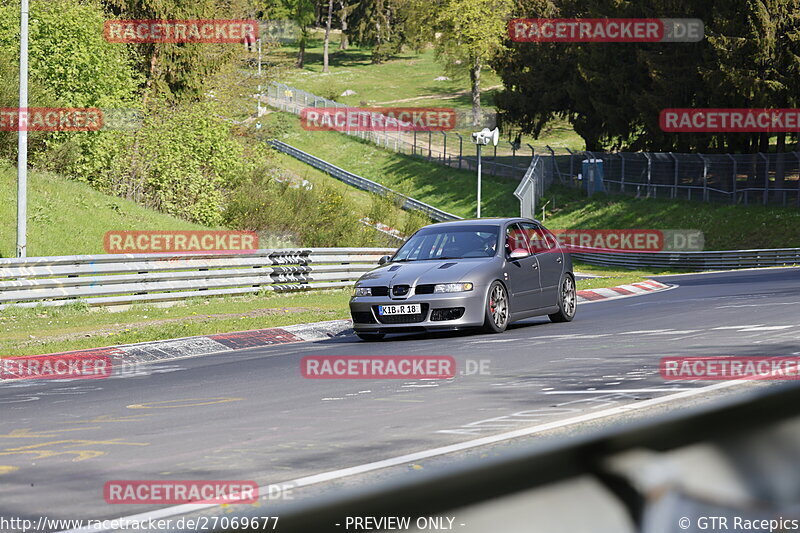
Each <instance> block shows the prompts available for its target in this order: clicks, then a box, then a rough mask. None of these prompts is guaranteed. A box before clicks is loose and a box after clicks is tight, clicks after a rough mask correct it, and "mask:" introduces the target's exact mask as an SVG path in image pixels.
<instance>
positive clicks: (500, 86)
mask: <svg viewBox="0 0 800 533" xmlns="http://www.w3.org/2000/svg"><path fill="white" fill-rule="evenodd" d="M502 87H503V86H502V85H492V86H491V87H486V88H485V89H481V92H482V93H483V92H486V91H493V90H494V89H500V88H502ZM470 92H471V90H470V89H464V90H463V91H458V92H457V93H450V94H431V95H428V96H415V97H414V98H402V99H400V100H389V101H388V102H378V103H375V104H371V105H386V104H402V103H405V102H416V101H417V100H429V99H431V98H458V97H459V96H464V95H465V94H469V93H470Z"/></svg>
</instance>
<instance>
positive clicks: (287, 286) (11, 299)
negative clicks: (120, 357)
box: [0, 248, 394, 309]
mask: <svg viewBox="0 0 800 533" xmlns="http://www.w3.org/2000/svg"><path fill="white" fill-rule="evenodd" d="M392 253H394V249H393V248H308V249H290V250H256V251H255V252H253V253H239V254H219V253H217V254H188V255H187V254H180V255H177V254H119V255H115V254H109V255H75V256H59V257H36V258H27V259H0V309H5V308H8V307H35V306H38V305H42V306H48V307H50V306H63V305H68V304H71V303H75V302H83V303H86V304H88V305H92V306H99V305H120V304H131V303H148V302H163V301H170V300H183V299H186V298H193V297H206V296H222V295H239V294H253V293H259V292H261V291H277V292H284V291H300V290H311V289H331V288H340V287H347V286H350V285H352V284H353V283H354V282H355V281H356V280H357V279H358V278H359V277H360V276H361V275H362V274H363V273H364V272H368V271H369V270H372V269H373V268H375V266H376V265H377V262H378V259H380V257H382V256H384V255H388V254H392Z"/></svg>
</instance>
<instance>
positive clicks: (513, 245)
mask: <svg viewBox="0 0 800 533" xmlns="http://www.w3.org/2000/svg"><path fill="white" fill-rule="evenodd" d="M520 248H521V249H523V250H525V251H526V252H528V253H530V248H529V247H528V239H527V238H526V237H525V232H524V231H523V229H522V228H521V227H520V225H519V224H517V223H514V224H509V225H508V228H506V244H505V249H506V255H508V254H510V253H511V252H513V251H514V250H518V249H520Z"/></svg>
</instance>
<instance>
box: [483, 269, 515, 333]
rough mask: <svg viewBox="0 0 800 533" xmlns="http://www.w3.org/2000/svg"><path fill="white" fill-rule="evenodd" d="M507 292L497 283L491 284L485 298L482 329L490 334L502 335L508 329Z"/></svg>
mask: <svg viewBox="0 0 800 533" xmlns="http://www.w3.org/2000/svg"><path fill="white" fill-rule="evenodd" d="M508 317H509V305H508V292H506V288H505V287H504V286H503V284H502V283H500V282H499V281H495V282H493V283H492V285H491V287H489V294H488V296H487V297H486V317H485V318H484V321H483V329H485V330H486V331H488V332H490V333H502V332H503V331H505V330H506V328H507V327H508Z"/></svg>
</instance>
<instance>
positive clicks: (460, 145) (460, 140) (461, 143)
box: [456, 133, 800, 198]
mask: <svg viewBox="0 0 800 533" xmlns="http://www.w3.org/2000/svg"><path fill="white" fill-rule="evenodd" d="M456 135H458V169H459V170H461V160H462V159H463V156H462V153H463V150H462V149H463V147H464V138H463V137H462V136H461V134H460V133H456ZM798 198H800V195H798Z"/></svg>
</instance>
